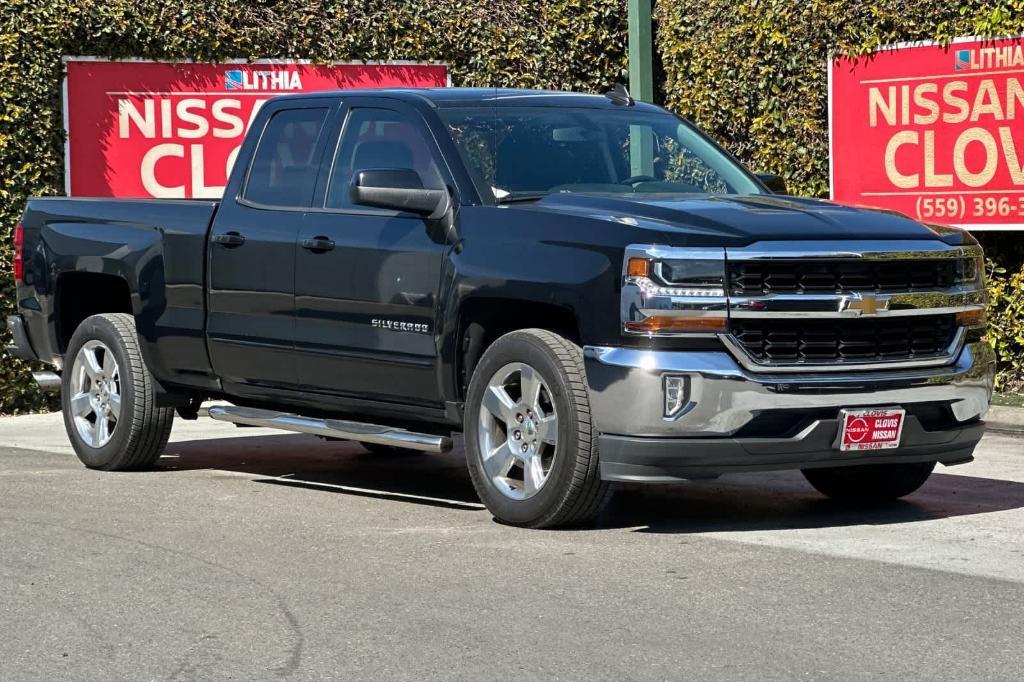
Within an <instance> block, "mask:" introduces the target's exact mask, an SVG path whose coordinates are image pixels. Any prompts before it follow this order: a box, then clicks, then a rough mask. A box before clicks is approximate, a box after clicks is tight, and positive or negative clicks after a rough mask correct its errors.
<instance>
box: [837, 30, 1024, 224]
mask: <svg viewBox="0 0 1024 682" xmlns="http://www.w3.org/2000/svg"><path fill="white" fill-rule="evenodd" d="M829 142H830V162H831V187H832V198H833V199H835V200H836V201H839V202H842V203H849V204H860V205H867V206H879V207H883V208H890V209H894V210H896V211H900V212H901V213H905V214H907V215H910V216H913V217H915V218H918V219H920V220H924V221H928V222H938V223H949V224H954V225H961V226H963V227H968V228H971V229H1024V38H1003V39H997V40H985V41H982V40H976V39H972V38H965V39H960V40H956V41H954V42H953V44H951V45H949V46H948V47H941V46H939V45H936V44H931V43H914V44H908V45H895V46H890V47H886V48H882V49H880V50H879V51H877V52H875V53H874V54H872V55H869V56H867V57H859V58H850V57H839V58H837V59H835V60H833V61H832V62H831V63H830V64H829Z"/></svg>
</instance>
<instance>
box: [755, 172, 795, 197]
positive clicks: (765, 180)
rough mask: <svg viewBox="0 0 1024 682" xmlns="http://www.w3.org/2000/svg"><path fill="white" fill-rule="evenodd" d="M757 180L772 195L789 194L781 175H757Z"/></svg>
mask: <svg viewBox="0 0 1024 682" xmlns="http://www.w3.org/2000/svg"><path fill="white" fill-rule="evenodd" d="M757 179H758V180H760V181H761V183H762V184H763V185H764V186H765V187H767V188H768V189H770V190H771V191H772V193H773V194H789V188H788V187H786V181H785V180H783V179H782V176H781V175H776V174H775V173H758V174H757Z"/></svg>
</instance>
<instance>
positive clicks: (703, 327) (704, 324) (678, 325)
mask: <svg viewBox="0 0 1024 682" xmlns="http://www.w3.org/2000/svg"><path fill="white" fill-rule="evenodd" d="M725 327H726V319H725V318H724V317H698V316H692V317H688V316H682V317H680V316H673V317H666V316H659V315H654V316H651V317H648V318H647V319H645V320H641V321H639V322H627V323H626V330H627V331H631V332H641V333H652V334H654V333H658V332H724V331H725Z"/></svg>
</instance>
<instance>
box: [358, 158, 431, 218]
mask: <svg viewBox="0 0 1024 682" xmlns="http://www.w3.org/2000/svg"><path fill="white" fill-rule="evenodd" d="M350 192H351V199H352V203H353V204H355V205H356V206H372V207H373V208H388V209H391V210H393V211H407V212H410V213H418V214H420V215H422V216H424V217H427V218H432V219H436V218H440V217H442V216H443V215H444V214H445V213H446V212H447V211H448V208H449V205H450V201H451V200H450V198H449V196H448V191H447V190H443V189H425V188H424V187H423V180H422V178H420V175H419V173H417V172H416V171H414V170H412V169H411V168H374V169H366V170H357V171H356V172H355V174H354V175H353V176H352V183H351V189H350Z"/></svg>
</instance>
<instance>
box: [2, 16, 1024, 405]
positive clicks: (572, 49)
mask: <svg viewBox="0 0 1024 682" xmlns="http://www.w3.org/2000/svg"><path fill="white" fill-rule="evenodd" d="M655 22H656V25H655V28H656V34H655V36H656V46H655V53H656V57H657V58H658V60H659V64H658V70H659V74H658V77H657V78H656V81H657V84H658V86H659V92H658V97H659V102H660V103H662V104H665V105H666V106H668V107H669V108H672V109H674V110H676V111H679V112H681V113H683V114H684V115H686V116H688V117H689V118H691V119H692V120H694V121H696V122H697V123H698V124H700V125H701V126H702V127H704V128H705V129H706V130H708V131H710V132H711V134H712V135H713V136H714V137H716V138H717V139H718V140H719V141H721V142H722V143H723V144H725V145H726V146H727V147H728V148H730V149H731V150H732V151H733V152H734V153H736V154H737V155H738V156H739V157H740V158H741V159H743V160H744V161H745V162H747V163H748V164H750V165H751V166H752V167H754V168H757V169H759V170H766V171H768V170H771V171H778V172H781V173H782V174H783V176H784V177H785V178H786V181H787V182H788V183H789V184H790V186H791V187H792V188H793V190H794V191H796V192H799V193H802V194H809V195H822V194H824V193H825V192H826V191H827V182H828V174H827V170H828V156H827V116H826V110H825V106H826V93H825V60H826V58H827V56H828V55H829V53H830V52H832V51H834V50H835V49H843V50H847V51H851V52H855V53H864V52H867V51H869V50H870V49H872V48H874V47H875V46H877V45H879V44H885V43H892V42H898V41H904V40H914V39H940V40H943V39H949V38H951V37H954V36H957V35H999V34H1003V35H1005V34H1017V33H1024V0H990V1H987V2H986V1H979V0H968V1H960V2H956V1H954V2H948V1H946V2H940V1H938V0H917V1H916V2H913V3H911V2H906V1H905V0H876V1H874V2H863V3H851V2H849V1H846V2H841V1H838V0H828V1H826V0H751V1H750V2H736V1H735V0H706V1H705V2H703V3H685V2H678V1H677V0H657V1H656V2H655ZM625 37H626V9H625V0H546V1H545V2H515V1H512V0H485V1H483V2H466V1H464V0H305V1H303V2H275V1H273V0H252V1H251V2H238V1H237V0H230V1H229V0H179V1H177V2H168V1H158V0H130V1H129V0H4V2H3V3H2V4H0V264H2V269H0V316H5V315H7V314H8V313H9V312H10V311H11V310H12V308H13V305H14V302H13V298H14V297H13V286H12V282H11V280H10V274H9V272H10V268H9V263H10V229H11V227H12V226H13V225H14V223H15V222H16V221H17V218H18V215H19V213H20V211H21V209H22V206H23V205H24V201H25V199H26V198H27V197H29V196H32V195H40V194H43V195H45V194H57V193H60V192H61V191H62V187H63V173H64V170H63V133H62V123H61V103H60V88H59V85H60V80H61V77H62V73H61V63H60V57H61V56H62V55H99V56H111V57H146V58H152V59H194V60H199V61H217V60H223V59H227V58H232V57H251V58H305V59H313V60H317V61H335V60H338V61H344V60H387V59H411V60H437V61H443V62H446V63H448V64H449V66H450V69H451V74H452V80H453V83H454V84H455V85H494V86H523V87H550V88H557V89H570V90H582V91H600V90H602V89H603V88H605V87H606V86H607V85H608V84H610V83H611V82H612V81H614V80H617V79H619V78H620V77H621V74H622V73H623V72H624V69H625V67H626V56H625V52H626V45H625ZM1013 239H1014V237H1013V236H1009V237H1005V236H1003V237H1001V236H997V235H989V236H986V237H985V238H984V242H985V246H986V248H987V249H988V251H989V253H990V254H994V255H995V256H996V258H997V260H998V261H999V263H1000V265H999V266H996V267H997V268H1002V272H1000V271H999V270H998V269H995V270H993V272H992V276H993V280H992V281H993V285H994V286H997V287H998V286H1002V285H1000V284H999V283H1000V282H1003V281H1005V282H1006V286H1007V287H1008V288H1007V289H1005V290H1006V291H1012V288H1013V287H1014V286H1016V287H1017V289H1018V290H1019V288H1020V283H1021V281H1022V275H1019V274H1016V273H1017V271H1018V270H1020V269H1021V261H1022V258H1021V252H1020V250H1019V249H1018V250H1017V251H1014V250H1013V249H1014V245H1015V243H1014V242H1013ZM1014 277H1016V278H1017V279H1012V278H1014ZM994 291H995V292H996V295H997V298H998V297H999V296H1002V294H999V293H998V292H999V291H1003V290H1001V289H998V288H997V289H994ZM998 300H1000V301H1002V300H1003V299H1002V298H998ZM1004 309H1006V310H1013V308H1012V306H1008V305H1005V304H1003V305H1002V308H1000V309H998V310H995V313H996V314H995V315H994V318H995V319H998V320H999V325H1000V326H999V328H998V329H994V331H993V344H994V346H995V347H996V349H997V351H998V352H999V353H1000V357H1001V360H1002V363H1003V364H1002V367H1003V372H1002V374H1001V379H1000V381H1001V385H1004V386H1007V387H1009V386H1012V385H1013V383H1014V382H1015V381H1017V382H1020V380H1021V376H1022V374H1024V369H1022V368H1021V366H1020V362H1019V358H1020V357H1022V356H1024V341H1022V340H1021V338H1020V331H1019V330H1021V329H1022V328H1024V315H1022V313H1021V311H1020V307H1017V308H1016V309H1015V310H1016V312H1012V313H1005V312H1004ZM1006 315H1010V317H1006ZM1004 329H1005V330H1007V331H1005V332H1004V331H1001V330H1004ZM1015 330H1016V331H1015ZM1014 334H1016V337H1014ZM3 343H6V339H4V338H0V345H2V344H3ZM1013 358H1017V359H1018V362H1017V364H1016V365H1014V364H1013ZM28 369H29V368H28V367H26V366H25V365H24V363H21V362H18V361H15V360H12V359H11V358H8V357H2V359H0V414H4V413H11V412H20V411H27V410H33V409H40V408H43V407H46V406H47V405H50V406H52V402H51V403H47V401H46V399H45V397H44V396H42V395H40V394H39V393H38V391H36V390H35V388H34V387H33V386H32V385H31V382H30V381H29V380H27V377H28Z"/></svg>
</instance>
